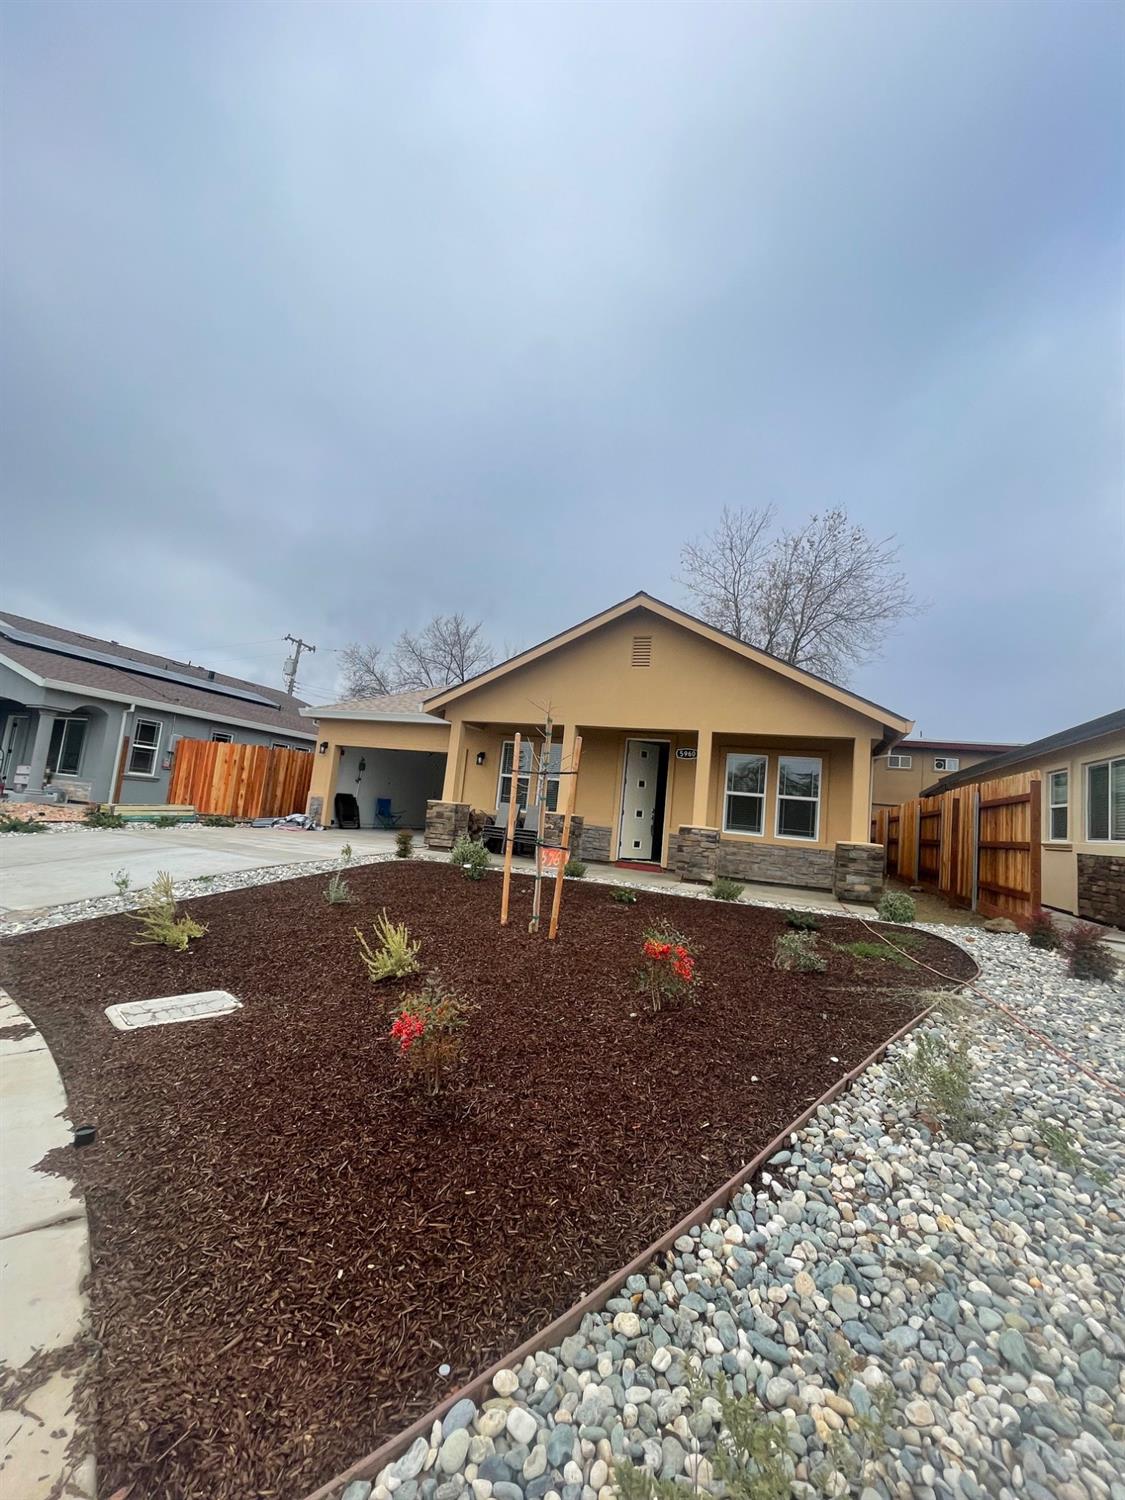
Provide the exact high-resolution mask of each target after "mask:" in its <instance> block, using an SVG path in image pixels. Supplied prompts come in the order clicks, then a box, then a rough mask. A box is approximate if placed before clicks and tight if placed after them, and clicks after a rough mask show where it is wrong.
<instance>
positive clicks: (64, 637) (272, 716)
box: [0, 612, 315, 739]
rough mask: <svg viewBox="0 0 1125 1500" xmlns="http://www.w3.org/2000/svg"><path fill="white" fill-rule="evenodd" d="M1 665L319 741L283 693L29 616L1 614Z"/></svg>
mask: <svg viewBox="0 0 1125 1500" xmlns="http://www.w3.org/2000/svg"><path fill="white" fill-rule="evenodd" d="M0 663H2V664H3V665H5V666H7V667H10V668H11V669H12V671H13V672H16V673H17V674H18V675H19V676H21V677H25V678H27V680H28V681H29V682H31V683H33V684H35V686H37V687H45V688H61V689H62V690H63V691H64V692H73V693H81V694H84V695H85V696H87V697H90V698H111V699H116V700H119V701H124V702H126V703H138V704H140V705H143V706H144V707H146V708H156V709H161V708H166V709H170V710H173V711H175V712H176V713H182V714H189V715H195V716H197V717H199V718H206V719H212V720H216V721H220V722H223V723H228V724H243V725H246V726H248V727H251V728H255V729H266V730H272V731H275V732H277V733H280V734H285V735H296V736H297V737H299V738H302V739H313V738H315V736H314V734H313V731H312V729H311V728H310V726H309V725H308V723H307V722H306V721H305V720H303V719H302V718H301V715H300V710H301V709H302V708H303V707H304V703H303V700H301V699H300V698H291V697H290V696H289V695H288V693H285V692H284V691H282V689H281V688H273V687H266V686H265V685H264V684H262V683H260V682H247V681H246V680H245V679H243V678H241V677H228V676H227V675H226V674H225V673H223V672H210V671H209V670H208V669H207V668H206V667H197V666H193V665H192V664H191V663H190V662H182V661H176V660H175V659H174V658H172V657H169V656H158V655H156V654H154V653H153V652H151V651H140V650H138V649H137V648H136V647H134V646H122V645H121V644H120V643H119V642H117V641H106V640H102V639H100V638H99V637H98V636H93V635H82V634H81V633H80V632H78V631H76V630H65V629H63V628H62V627H61V626H59V625H48V624H47V623H46V622H45V621H42V620H29V619H27V618H26V617H25V616H23V615H12V614H8V613H6V612H5V613H3V614H0Z"/></svg>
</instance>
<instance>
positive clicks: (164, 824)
mask: <svg viewBox="0 0 1125 1500" xmlns="http://www.w3.org/2000/svg"><path fill="white" fill-rule="evenodd" d="M182 822H183V819H182V818H170V817H169V816H168V814H167V813H161V814H160V816H159V817H158V818H153V820H152V826H153V827H154V828H177V827H178V826H179V825H180V823H182Z"/></svg>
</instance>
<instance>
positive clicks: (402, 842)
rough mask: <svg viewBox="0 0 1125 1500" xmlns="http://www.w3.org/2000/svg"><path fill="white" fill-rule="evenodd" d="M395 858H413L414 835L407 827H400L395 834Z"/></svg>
mask: <svg viewBox="0 0 1125 1500" xmlns="http://www.w3.org/2000/svg"><path fill="white" fill-rule="evenodd" d="M395 858H396V859H413V858H414V835H413V834H412V833H411V831H410V829H409V828H400V829H399V831H398V833H396V834H395Z"/></svg>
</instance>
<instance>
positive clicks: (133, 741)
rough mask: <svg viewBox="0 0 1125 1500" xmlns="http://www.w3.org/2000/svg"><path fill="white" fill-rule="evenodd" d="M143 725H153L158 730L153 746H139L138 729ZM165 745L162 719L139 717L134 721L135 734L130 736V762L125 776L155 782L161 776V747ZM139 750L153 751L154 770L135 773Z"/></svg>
mask: <svg viewBox="0 0 1125 1500" xmlns="http://www.w3.org/2000/svg"><path fill="white" fill-rule="evenodd" d="M141 724H152V725H154V726H155V728H156V739H155V741H154V742H153V743H152V744H151V745H138V744H137V729H138V726H139V725H141ZM163 743H164V721H163V720H162V719H146V718H143V717H140V716H138V717H137V718H135V719H134V720H133V732H132V734H131V735H130V736H129V761H128V764H127V765H126V767H125V775H126V776H131V777H135V778H137V779H139V780H141V781H155V780H156V779H157V777H158V776H159V775H160V747H161V745H162V744H163ZM138 750H151V751H152V770H151V771H134V770H133V756H134V755H135V754H136V752H137V751H138Z"/></svg>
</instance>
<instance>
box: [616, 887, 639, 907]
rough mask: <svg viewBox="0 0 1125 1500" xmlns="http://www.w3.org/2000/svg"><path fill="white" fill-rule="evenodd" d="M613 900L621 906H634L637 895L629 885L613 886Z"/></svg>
mask: <svg viewBox="0 0 1125 1500" xmlns="http://www.w3.org/2000/svg"><path fill="white" fill-rule="evenodd" d="M613 899H614V901H617V902H619V903H620V904H621V905H622V906H636V904H637V893H636V891H635V890H634V889H633V887H632V886H631V885H615V886H614V887H613Z"/></svg>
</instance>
